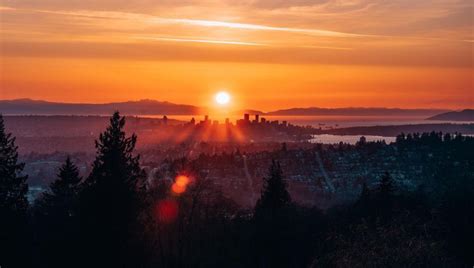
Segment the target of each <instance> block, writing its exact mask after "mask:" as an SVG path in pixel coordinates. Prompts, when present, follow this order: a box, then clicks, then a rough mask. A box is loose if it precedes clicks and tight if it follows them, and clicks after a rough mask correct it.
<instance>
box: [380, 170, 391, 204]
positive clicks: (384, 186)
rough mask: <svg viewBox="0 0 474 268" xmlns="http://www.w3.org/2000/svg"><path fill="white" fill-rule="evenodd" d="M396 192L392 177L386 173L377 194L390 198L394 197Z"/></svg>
mask: <svg viewBox="0 0 474 268" xmlns="http://www.w3.org/2000/svg"><path fill="white" fill-rule="evenodd" d="M394 191H395V185H394V182H393V179H392V176H390V174H389V173H388V172H385V174H384V175H383V176H382V178H381V179H380V184H379V185H378V188H377V193H378V194H379V195H380V196H381V197H383V198H389V197H390V196H392V195H393V193H394Z"/></svg>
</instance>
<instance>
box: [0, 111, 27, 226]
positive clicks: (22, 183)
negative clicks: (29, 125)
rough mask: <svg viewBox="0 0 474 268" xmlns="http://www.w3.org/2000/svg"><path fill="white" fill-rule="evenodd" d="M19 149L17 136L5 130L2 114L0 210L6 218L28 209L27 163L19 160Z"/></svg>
mask: <svg viewBox="0 0 474 268" xmlns="http://www.w3.org/2000/svg"><path fill="white" fill-rule="evenodd" d="M17 149H18V147H17V146H16V145H15V138H14V137H12V134H11V133H6V132H5V125H4V122H3V117H2V115H0V212H1V215H2V216H5V218H6V216H7V215H11V214H24V213H25V212H26V210H27V209H28V200H27V198H26V193H27V192H28V184H27V183H26V179H27V178H28V176H23V175H21V172H22V171H23V167H24V166H25V164H24V163H19V162H18V152H17ZM2 218H3V217H2Z"/></svg>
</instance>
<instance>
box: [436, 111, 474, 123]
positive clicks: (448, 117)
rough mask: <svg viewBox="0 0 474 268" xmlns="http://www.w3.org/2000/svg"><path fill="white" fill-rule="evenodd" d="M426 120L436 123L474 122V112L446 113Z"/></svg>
mask: <svg viewBox="0 0 474 268" xmlns="http://www.w3.org/2000/svg"><path fill="white" fill-rule="evenodd" d="M427 120H438V121H473V122H474V110H473V109H466V110H462V111H459V112H447V113H442V114H438V115H435V116H432V117H430V118H428V119H427Z"/></svg>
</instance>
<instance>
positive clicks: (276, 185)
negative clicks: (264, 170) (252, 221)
mask: <svg viewBox="0 0 474 268" xmlns="http://www.w3.org/2000/svg"><path fill="white" fill-rule="evenodd" d="M286 187H287V185H286V183H285V181H284V180H283V173H282V170H281V167H280V163H279V162H277V161H274V160H273V161H272V165H271V166H270V169H269V172H268V177H266V178H264V182H263V189H262V194H261V197H260V199H259V200H258V201H257V205H256V207H255V214H257V216H258V214H259V213H265V214H266V213H270V214H275V213H278V211H279V210H282V209H284V208H286V207H288V205H290V203H291V197H290V194H289V193H288V190H287V189H286Z"/></svg>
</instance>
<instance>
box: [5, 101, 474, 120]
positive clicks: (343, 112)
mask: <svg viewBox="0 0 474 268" xmlns="http://www.w3.org/2000/svg"><path fill="white" fill-rule="evenodd" d="M116 110H118V111H120V112H121V113H122V114H125V115H203V114H206V113H207V111H208V109H207V108H205V107H198V106H193V105H185V104H175V103H170V102H166V101H165V102H163V101H156V100H139V101H127V102H113V103H103V104H90V103H60V102H49V101H41V100H31V99H16V100H0V113H2V114H10V115H12V114H13V115H25V114H27V115H109V114H111V113H112V112H114V111H116ZM467 111H471V112H472V110H467ZM446 112H450V111H449V110H442V109H399V108H359V107H349V108H318V107H309V108H292V109H285V110H276V111H272V112H267V113H265V112H262V111H258V110H249V109H247V110H239V111H235V112H234V113H235V114H239V115H240V114H242V113H251V114H261V115H269V116H271V115H278V116H285V115H286V116H290V115H303V116H327V115H333V116H421V117H432V116H435V115H438V114H441V113H446ZM433 120H435V119H433ZM440 120H441V119H440ZM443 120H444V119H443Z"/></svg>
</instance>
